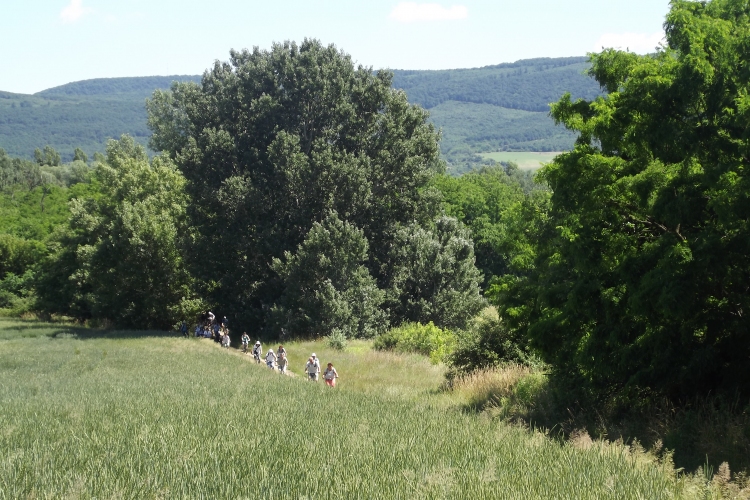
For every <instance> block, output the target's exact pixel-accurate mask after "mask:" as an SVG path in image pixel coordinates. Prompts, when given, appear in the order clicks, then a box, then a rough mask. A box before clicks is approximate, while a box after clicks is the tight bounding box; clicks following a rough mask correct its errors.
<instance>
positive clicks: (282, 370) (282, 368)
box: [279, 351, 289, 375]
mask: <svg viewBox="0 0 750 500" xmlns="http://www.w3.org/2000/svg"><path fill="white" fill-rule="evenodd" d="M288 364H289V360H288V359H286V351H284V352H282V353H281V354H279V373H283V374H284V375H286V367H287V365H288Z"/></svg>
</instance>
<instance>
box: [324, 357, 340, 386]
mask: <svg viewBox="0 0 750 500" xmlns="http://www.w3.org/2000/svg"><path fill="white" fill-rule="evenodd" d="M337 378H339V374H338V372H337V371H336V368H334V367H333V363H328V368H326V371H325V372H323V379H325V381H326V385H327V386H328V387H336V379H337Z"/></svg>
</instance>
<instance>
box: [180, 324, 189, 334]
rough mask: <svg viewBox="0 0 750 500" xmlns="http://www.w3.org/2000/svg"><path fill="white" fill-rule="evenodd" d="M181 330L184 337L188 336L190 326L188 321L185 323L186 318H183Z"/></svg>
mask: <svg viewBox="0 0 750 500" xmlns="http://www.w3.org/2000/svg"><path fill="white" fill-rule="evenodd" d="M180 332H182V335H183V336H184V337H186V338H187V337H188V326H187V323H185V320H183V321H182V324H181V325H180Z"/></svg>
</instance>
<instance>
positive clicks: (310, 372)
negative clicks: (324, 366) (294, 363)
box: [305, 353, 320, 382]
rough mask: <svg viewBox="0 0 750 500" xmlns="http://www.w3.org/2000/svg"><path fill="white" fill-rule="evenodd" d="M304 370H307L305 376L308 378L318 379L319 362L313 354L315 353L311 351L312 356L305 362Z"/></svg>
mask: <svg viewBox="0 0 750 500" xmlns="http://www.w3.org/2000/svg"><path fill="white" fill-rule="evenodd" d="M305 371H306V372H307V378H308V379H309V380H311V381H313V382H317V381H318V374H319V373H320V362H319V361H318V358H317V357H316V356H315V353H312V356H310V357H309V358H308V359H307V364H305Z"/></svg>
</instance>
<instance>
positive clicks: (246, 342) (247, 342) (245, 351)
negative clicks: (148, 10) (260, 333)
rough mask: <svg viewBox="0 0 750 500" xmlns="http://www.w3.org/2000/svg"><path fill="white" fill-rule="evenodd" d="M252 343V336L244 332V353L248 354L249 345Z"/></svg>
mask: <svg viewBox="0 0 750 500" xmlns="http://www.w3.org/2000/svg"><path fill="white" fill-rule="evenodd" d="M249 343H250V336H249V335H248V334H247V332H242V352H244V353H247V345H248V344H249Z"/></svg>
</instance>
